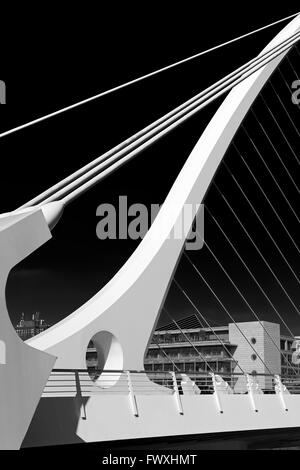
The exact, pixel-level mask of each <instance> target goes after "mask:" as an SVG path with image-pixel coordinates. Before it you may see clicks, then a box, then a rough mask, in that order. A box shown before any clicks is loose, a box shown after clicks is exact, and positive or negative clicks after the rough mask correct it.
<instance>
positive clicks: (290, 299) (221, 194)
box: [213, 181, 300, 315]
mask: <svg viewBox="0 0 300 470" xmlns="http://www.w3.org/2000/svg"><path fill="white" fill-rule="evenodd" d="M213 185H214V187H215V188H216V190H217V191H218V193H219V194H220V196H221V198H222V199H223V201H224V202H225V203H226V205H227V207H228V208H229V210H230V211H231V213H232V214H233V216H234V217H235V219H236V220H237V222H238V223H239V225H240V227H241V228H242V229H243V231H244V232H245V234H246V235H247V237H248V239H249V240H250V241H251V243H252V245H253V246H254V248H255V249H256V251H257V253H258V254H259V255H260V257H261V258H262V260H263V261H264V263H265V265H266V266H267V268H268V269H269V271H270V272H271V273H272V275H273V277H274V279H275V280H276V282H277V283H278V285H279V286H280V287H281V289H282V291H283V292H284V293H285V295H286V297H287V298H288V300H289V301H290V303H291V304H292V306H293V308H294V309H295V311H296V312H297V314H298V315H300V312H299V310H298V307H297V306H296V304H295V302H294V301H293V299H292V298H291V296H290V295H289V294H288V292H287V290H286V289H285V287H284V286H283V284H282V282H281V281H280V280H279V278H278V276H277V275H276V274H275V272H274V270H273V269H272V268H271V266H270V264H269V263H268V261H267V260H266V258H265V256H264V255H263V254H262V252H261V250H260V249H259V248H258V246H257V244H256V243H255V241H254V240H253V238H252V237H251V235H250V234H249V233H248V231H247V229H246V228H245V226H244V224H243V223H242V222H241V220H240V218H239V217H238V216H237V214H236V213H235V211H234V209H233V208H232V207H231V205H230V203H229V202H228V200H227V199H226V197H225V196H224V194H223V193H222V191H221V190H220V189H219V187H218V186H217V184H216V182H215V181H214V182H213Z"/></svg>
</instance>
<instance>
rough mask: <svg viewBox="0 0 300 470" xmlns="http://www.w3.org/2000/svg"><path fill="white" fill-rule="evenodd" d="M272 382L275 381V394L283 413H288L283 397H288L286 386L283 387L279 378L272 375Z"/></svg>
mask: <svg viewBox="0 0 300 470" xmlns="http://www.w3.org/2000/svg"><path fill="white" fill-rule="evenodd" d="M274 380H275V393H276V395H278V396H279V399H280V401H281V404H282V406H283V409H284V411H289V409H288V407H287V405H286V403H285V399H284V395H289V394H290V392H289V391H288V389H287V388H286V386H285V385H283V383H282V382H281V378H280V376H279V375H274Z"/></svg>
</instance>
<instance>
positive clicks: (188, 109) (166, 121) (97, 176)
mask: <svg viewBox="0 0 300 470" xmlns="http://www.w3.org/2000/svg"><path fill="white" fill-rule="evenodd" d="M299 38H300V33H296V34H295V35H293V36H292V37H291V38H288V39H286V40H285V41H282V43H280V44H279V45H277V46H275V47H273V48H272V49H270V50H268V51H266V52H264V53H263V54H261V55H260V56H258V57H257V58H255V59H252V60H251V61H249V62H248V63H247V64H245V65H243V66H242V67H239V68H238V69H237V70H235V71H234V72H232V73H230V74H229V75H227V76H226V77H224V78H223V79H221V80H219V81H218V82H216V83H215V84H214V85H212V86H210V87H208V88H207V89H206V90H204V91H202V92H201V93H199V94H198V95H196V96H194V97H193V98H191V99H190V100H188V101H187V102H185V103H183V104H182V105H180V106H179V107H177V108H175V109H174V110H173V111H171V112H170V113H168V114H166V115H165V116H163V117H162V118H160V119H158V120H157V121H155V122H153V123H152V124H150V125H149V126H147V127H146V128H144V129H142V130H141V131H139V132H138V133H136V134H134V135H133V136H132V137H130V138H129V139H127V140H125V141H123V142H122V143H121V144H119V145H118V146H116V147H114V148H113V149H111V150H109V151H108V152H106V153H105V154H103V155H101V156H100V157H98V158H97V159H95V160H93V161H92V162H90V163H89V164H87V165H85V166H84V167H82V168H80V169H79V170H77V171H76V172H75V173H73V174H71V175H70V176H68V177H67V178H64V179H63V180H61V181H60V182H59V183H57V184H56V185H54V186H52V187H51V188H49V189H48V190H46V191H44V192H43V193H41V194H40V195H38V196H37V197H35V198H34V199H32V200H30V201H28V202H27V203H26V204H24V205H22V206H21V207H19V209H23V208H26V207H31V206H33V205H40V204H42V203H43V204H45V203H48V202H51V201H54V200H61V202H62V203H63V204H64V205H67V204H69V203H70V202H72V201H73V200H75V199H76V198H77V197H79V196H80V195H82V194H83V193H84V192H86V191H87V190H89V189H90V188H92V187H93V186H94V185H95V184H97V183H98V182H99V181H101V180H103V179H104V178H105V177H106V176H108V175H109V174H111V173H112V172H113V171H115V170H116V169H118V168H119V167H120V166H121V165H123V164H124V163H126V162H128V161H129V160H130V159H132V158H133V157H135V156H136V155H138V154H139V153H140V152H142V151H143V150H145V149H146V148H148V147H149V146H150V145H152V144H154V143H155V142H157V141H158V140H159V139H161V138H162V137H163V136H165V135H166V134H168V133H169V132H170V131H172V130H173V129H175V128H176V127H177V126H179V125H180V124H182V123H183V122H185V121H186V120H187V119H189V118H191V117H192V116H194V115H195V114H196V113H198V112H199V111H200V110H201V109H203V108H204V107H205V106H207V105H208V104H210V103H212V102H213V101H215V100H216V99H217V98H219V97H220V96H222V95H224V94H225V93H227V92H228V91H229V90H230V89H231V88H232V87H234V86H236V85H237V84H239V83H241V82H242V81H243V80H245V79H246V78H247V77H249V76H250V75H252V74H253V73H255V72H256V71H257V70H259V69H260V68H261V67H263V66H264V65H266V64H268V63H269V62H270V61H271V60H274V59H275V58H276V57H278V56H279V55H280V54H282V53H283V52H284V51H286V50H288V49H290V47H291V46H292V45H293V44H295V43H296V42H297V41H298V40H299Z"/></svg>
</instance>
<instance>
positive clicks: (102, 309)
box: [0, 16, 300, 448]
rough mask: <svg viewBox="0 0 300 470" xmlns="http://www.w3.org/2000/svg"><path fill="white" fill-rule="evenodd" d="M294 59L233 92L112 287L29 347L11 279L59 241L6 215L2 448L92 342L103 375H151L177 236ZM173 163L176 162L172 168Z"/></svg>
mask: <svg viewBox="0 0 300 470" xmlns="http://www.w3.org/2000/svg"><path fill="white" fill-rule="evenodd" d="M299 30H300V16H297V17H296V18H295V19H294V20H293V21H291V22H290V23H289V24H288V25H287V26H286V27H285V28H284V29H283V30H282V31H281V32H280V33H279V34H278V35H277V36H276V37H275V38H274V39H273V41H272V42H271V43H270V44H269V45H268V46H267V48H266V49H265V50H264V51H266V50H268V49H270V48H271V47H273V46H275V45H277V44H279V43H280V42H281V41H282V40H284V39H287V38H289V37H290V36H291V35H292V34H294V33H296V32H298V31H299ZM264 51H263V52H264ZM286 53H287V52H283V53H282V54H281V55H280V56H278V57H277V58H276V59H274V60H272V61H271V62H269V63H268V64H267V65H265V66H263V67H262V68H261V69H260V70H258V71H257V72H255V73H254V74H253V75H251V76H250V77H248V78H247V79H245V80H244V81H243V82H242V83H240V84H239V85H237V86H236V87H235V88H234V89H232V91H231V92H230V93H229V95H228V96H227V98H226V99H225V100H224V102H223V103H222V105H221V106H220V108H219V109H218V111H217V112H216V114H215V115H214V117H213V118H212V120H211V121H210V123H209V124H208V126H207V127H206V129H205V131H204V132H203V134H202V135H201V137H200V139H199V141H198V142H197V144H196V146H195V147H194V149H193V151H192V152H191V154H190V156H189V157H188V159H187V161H186V163H185V165H184V166H183V168H182V170H181V172H180V174H179V175H178V177H177V179H176V181H175V183H174V185H173V187H172V188H171V190H170V192H169V194H168V196H167V198H166V200H165V202H164V204H163V206H162V208H161V210H160V212H159V213H158V215H157V217H156V219H155V221H154V223H153V225H152V226H151V228H150V229H149V231H148V233H147V235H146V236H145V238H144V239H143V240H142V242H141V243H140V245H139V246H138V248H137V249H136V250H135V252H134V253H133V254H132V256H131V257H130V258H129V259H128V261H127V262H126V263H125V264H124V266H123V267H122V268H121V269H120V270H119V272H118V273H117V274H116V275H115V276H114V277H113V278H112V279H111V281H110V282H108V284H107V285H106V286H105V287H103V288H102V289H101V290H100V291H99V292H98V293H97V294H96V295H95V296H94V297H92V298H91V299H90V300H89V301H88V302H86V303H85V304H84V305H83V306H81V307H80V308H79V309H78V310H76V311H75V312H74V313H72V314H71V315H69V316H68V317H67V318H65V319H64V320H62V321H60V322H59V323H57V324H56V325H54V326H53V327H51V328H49V329H48V330H46V331H45V332H43V333H41V334H40V335H38V336H36V337H34V338H32V339H30V340H28V341H27V342H26V344H23V343H22V342H21V340H20V339H19V338H18V337H17V335H16V333H15V332H14V329H13V327H12V325H11V323H10V321H9V316H8V312H7V308H6V305H5V285H6V279H7V276H8V273H9V270H10V269H11V268H12V267H13V266H14V265H16V264H17V263H18V262H19V261H21V260H22V259H23V258H24V257H26V256H27V255H29V254H30V253H31V252H32V251H33V250H35V249H37V248H38V247H39V246H40V245H41V244H43V243H45V242H46V241H48V239H49V238H50V237H51V235H50V231H49V229H48V224H47V221H46V218H45V216H43V213H42V209H33V210H32V211H28V212H23V213H22V214H21V213H20V214H19V215H18V214H11V216H9V215H8V216H5V218H4V219H3V223H2V224H1V225H0V244H1V246H0V253H1V270H0V272H1V278H0V280H1V279H2V280H3V282H1V289H2V293H1V299H2V300H1V304H0V307H1V315H0V341H2V342H4V343H5V345H6V358H5V361H6V362H5V364H2V363H1V362H0V417H1V418H0V448H5V446H6V447H8V446H10V447H12V446H15V447H18V446H20V444H21V441H22V440H21V434H20V433H19V434H18V438H15V440H14V430H13V429H12V431H11V433H10V438H9V439H6V441H5V440H3V437H2V436H3V432H4V427H2V426H3V424H2V422H1V420H2V416H7V420H9V418H8V416H9V414H11V415H15V414H16V413H17V412H19V416H20V417H19V420H22V419H23V418H22V413H20V410H16V403H17V402H18V400H19V401H20V403H22V393H24V394H25V393H26V394H27V395H29V394H30V393H31V394H32V397H36V398H35V399H32V403H31V408H28V413H27V415H26V419H25V418H24V423H23V428H22V429H23V431H24V430H25V432H26V426H27V427H28V425H29V422H30V414H31V417H32V416H33V414H34V411H35V407H34V404H35V406H36V404H37V400H38V398H37V397H38V396H41V393H42V389H43V384H45V381H46V380H47V378H48V377H49V374H50V372H51V369H52V367H53V364H54V362H55V368H56V369H86V350H87V346H88V344H89V342H90V340H91V339H92V338H93V340H94V343H95V346H96V348H97V350H98V358H99V364H98V366H99V368H100V369H106V370H143V369H144V355H145V352H146V350H147V346H148V343H149V341H150V339H151V337H152V334H153V331H154V329H155V326H156V323H157V321H158V318H159V314H160V311H161V307H162V305H163V303H164V300H165V297H166V295H167V292H168V288H169V285H170V283H171V281H172V277H173V273H174V271H175V269H176V265H177V263H178V260H179V258H180V255H181V252H182V250H183V248H184V244H185V240H184V238H183V237H182V239H176V238H174V237H172V236H170V234H171V233H172V232H173V230H174V227H175V225H176V223H177V221H178V219H180V217H181V216H182V212H183V209H184V206H185V205H186V204H192V205H193V207H195V206H196V205H197V204H201V202H202V200H203V198H204V195H205V193H206V191H207V189H208V187H209V185H210V182H211V181H212V179H213V177H214V174H215V172H216V170H217V168H218V166H219V164H220V162H221V160H222V158H223V156H224V154H225V152H226V150H227V148H228V146H229V145H230V143H231V141H232V139H233V137H234V135H235V133H236V131H237V130H238V128H239V126H240V124H241V122H242V120H243V119H244V117H245V115H246V113H247V111H248V110H249V108H250V107H251V105H252V103H253V101H254V100H255V98H256V97H257V95H258V94H259V92H260V91H261V89H262V87H263V86H264V84H265V83H266V82H267V80H268V79H269V77H270V75H271V74H272V73H273V71H274V70H275V69H276V68H277V66H278V64H279V63H280V61H281V60H282V59H283V57H284V56H285V54H286ZM167 158H169V157H168V156H166V159H167ZM171 159H172V156H171V158H170V159H169V164H171ZM174 208H175V210H174ZM191 223H192V221H191ZM28 227H30V233H29V232H28V230H29V229H28ZM26 230H27V231H26ZM23 232H24V234H25V235H26V236H25V237H23ZM26 244H27V245H28V248H27V246H26ZM29 245H30V246H29ZM2 260H7V262H5V263H3V262H2ZM13 351H15V352H13ZM28 351H30V354H29V353H28ZM23 352H26V354H23ZM45 353H48V354H45ZM32 358H35V359H34V361H35V362H32ZM55 358H56V360H55ZM39 361H40V362H39ZM31 368H32V370H34V374H35V380H33V379H32V380H31V381H29V382H28V384H27V385H26V386H25V385H24V374H23V376H22V370H23V371H27V373H29V372H28V371H29V370H30V369H31ZM31 376H32V374H31ZM19 377H20V379H19ZM21 377H23V379H22V381H21ZM116 379H117V376H116ZM23 385H24V386H25V387H27V388H26V390H25V389H22V390H24V392H22V393H20V395H19V396H18V397H15V396H14V394H11V388H12V387H23ZM10 394H11V396H10ZM23 400H24V398H23ZM20 406H21V405H20ZM15 428H16V426H15ZM15 428H14V429H15ZM23 431H22V432H23ZM25 432H24V433H23V436H24V434H25Z"/></svg>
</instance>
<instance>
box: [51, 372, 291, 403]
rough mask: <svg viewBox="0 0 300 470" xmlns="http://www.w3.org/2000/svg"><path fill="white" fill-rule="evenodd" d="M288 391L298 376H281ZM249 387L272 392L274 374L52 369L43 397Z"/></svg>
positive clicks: (187, 392)
mask: <svg viewBox="0 0 300 470" xmlns="http://www.w3.org/2000/svg"><path fill="white" fill-rule="evenodd" d="M281 382H282V386H283V387H284V386H285V387H286V388H287V390H288V391H289V392H290V393H293V394H297V393H300V377H296V376H291V377H285V378H282V379H281ZM249 386H251V387H252V388H251V389H252V390H254V392H255V393H258V392H259V393H261V392H262V393H264V394H275V393H276V390H275V376H273V375H271V374H256V375H251V374H250V375H245V374H241V373H232V374H211V373H207V372H197V373H192V374H185V373H179V372H174V371H169V372H167V371H166V372H162V371H153V372H151V371H150V372H149V371H124V370H109V371H108V370H97V369H93V370H87V369H76V370H75V369H53V371H52V373H51V375H50V377H49V380H48V382H47V384H46V387H45V389H44V392H43V396H44V397H54V396H76V395H80V396H91V395H98V394H111V395H112V394H113V395H115V394H130V393H132V394H135V395H163V394H174V393H178V395H191V394H194V395H200V394H202V395H205V394H213V393H214V392H216V391H217V392H218V391H219V392H220V393H231V394H245V393H249Z"/></svg>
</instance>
